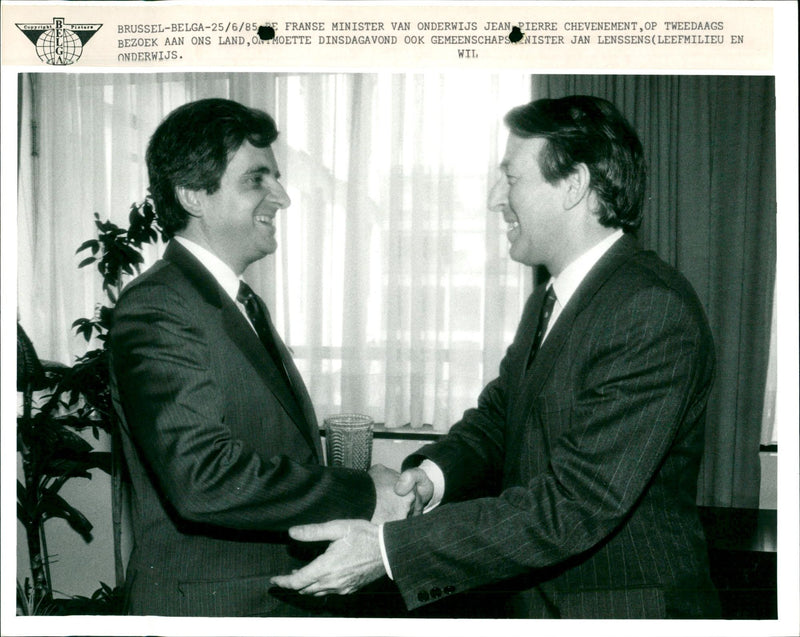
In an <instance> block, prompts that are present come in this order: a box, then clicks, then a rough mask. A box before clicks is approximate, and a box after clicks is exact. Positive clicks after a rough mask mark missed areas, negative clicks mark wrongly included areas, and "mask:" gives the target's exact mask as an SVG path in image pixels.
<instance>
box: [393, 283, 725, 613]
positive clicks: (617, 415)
mask: <svg viewBox="0 0 800 637" xmlns="http://www.w3.org/2000/svg"><path fill="white" fill-rule="evenodd" d="M605 309H606V311H605V312H602V311H601V312H599V313H598V315H597V320H596V321H595V323H594V324H593V325H592V327H593V329H592V331H591V334H589V333H587V334H586V335H585V336H584V337H583V338H582V340H581V345H580V350H581V352H582V354H581V356H580V357H575V359H574V360H573V361H572V362H571V363H570V365H571V366H570V375H571V376H570V377H571V382H572V384H573V387H572V388H571V389H569V390H566V391H568V392H571V395H568V396H563V397H562V398H563V400H564V403H565V404H566V408H563V409H560V410H559V411H558V412H557V413H553V414H552V415H551V416H550V417H552V418H558V419H560V422H559V423H558V426H559V428H560V431H561V433H560V434H559V435H558V436H556V437H554V438H553V439H552V440H551V441H550V445H551V449H550V452H549V462H548V463H547V468H546V470H544V471H541V472H538V473H536V474H535V475H533V476H532V477H531V479H530V481H529V482H527V483H526V484H524V485H520V486H514V487H510V488H507V489H506V490H504V491H503V492H502V493H501V494H500V495H499V496H497V497H484V498H478V499H472V500H469V501H465V502H459V503H455V504H452V505H449V506H444V507H440V508H438V509H436V510H434V511H432V512H431V513H429V514H426V515H425V516H421V517H417V518H412V519H409V520H404V521H401V522H392V523H388V524H386V525H385V527H384V539H385V545H386V551H387V557H388V560H389V563H390V564H391V568H392V572H393V575H394V579H395V582H396V583H397V585H398V587H399V588H400V591H401V593H402V595H403V598H404V600H405V601H406V604H407V605H408V607H409V608H414V607H416V606H419V605H420V603H421V602H420V600H419V599H418V598H417V594H418V592H419V591H427V590H432V589H433V588H438V589H439V590H450V591H451V592H458V591H463V590H466V589H469V588H474V587H476V586H480V585H484V584H488V583H491V582H494V581H498V580H501V579H506V578H510V577H514V576H517V575H522V574H525V573H528V574H530V573H531V572H532V571H534V570H535V569H544V568H547V567H552V566H555V565H558V564H560V563H563V562H565V561H567V560H569V559H570V558H573V557H575V556H579V555H580V554H582V553H584V552H585V551H588V550H590V549H592V548H593V547H595V546H596V545H598V544H599V543H601V542H602V541H603V540H604V539H605V538H607V537H609V536H610V535H611V534H612V533H613V532H614V531H615V530H616V529H617V528H619V526H620V525H621V524H622V523H623V521H624V520H625V518H626V516H627V515H629V513H630V511H631V510H632V508H633V507H634V506H635V504H636V503H637V501H638V500H639V499H640V497H641V496H642V494H643V492H644V491H645V489H646V488H647V486H648V484H649V483H650V482H651V480H653V478H654V476H655V474H656V473H657V471H658V470H659V466H660V464H661V463H662V462H663V460H664V458H665V457H666V455H667V454H668V452H669V450H670V447H671V445H672V444H673V442H674V441H675V439H676V438H678V437H680V436H681V435H683V434H684V433H685V432H682V431H681V423H684V422H688V421H690V420H693V419H696V417H697V414H694V413H692V412H693V411H696V410H699V411H702V408H703V407H702V406H703V404H704V399H705V395H706V392H707V389H708V385H709V384H710V375H711V368H712V366H713V362H711V361H713V358H712V356H713V355H712V353H711V348H712V346H711V343H710V334H708V332H707V328H706V327H705V323H704V319H700V318H699V317H698V315H697V311H696V309H695V308H694V307H693V306H692V305H691V303H687V302H686V299H684V298H683V297H682V295H681V294H679V293H676V292H674V291H672V290H669V289H665V288H664V287H659V286H654V287H651V288H645V289H641V290H639V291H637V292H636V293H633V294H630V295H628V296H627V297H626V298H625V299H624V300H622V301H621V302H618V303H615V304H613V306H612V305H611V304H609V305H608V306H607V307H606V308H605ZM556 391H560V392H561V393H562V394H563V393H564V392H565V389H564V388H556ZM534 404H536V403H534ZM478 410H479V411H480V410H481V407H480V406H479V408H478ZM497 417H498V415H492V416H491V419H492V420H495V419H496V418H497ZM527 418H528V420H527V421H526V422H524V423H511V424H509V427H511V426H525V427H530V426H535V423H536V422H537V419H539V421H538V422H539V423H541V426H543V427H549V426H550V425H551V424H552V425H556V423H555V422H552V423H549V422H547V420H546V416H544V415H542V414H536V413H531V414H529V415H528V416H527ZM565 421H566V424H565ZM471 422H484V419H480V420H479V421H474V420H473V419H471ZM462 427H464V428H468V429H469V430H470V433H469V434H467V433H466V432H463V431H462V432H457V437H458V439H459V440H462V439H464V438H465V437H467V436H468V435H472V433H471V432H472V431H473V430H474V429H475V426H474V425H472V424H470V423H464V424H462ZM478 429H480V427H478ZM433 451H434V453H432V454H431V455H432V456H433V457H434V459H435V456H436V450H435V449H434V450H433ZM505 452H506V453H508V454H515V453H520V450H519V449H505ZM445 464H446V465H448V466H449V464H450V463H449V462H446V463H445ZM464 470H468V467H465V468H464ZM445 477H446V480H449V477H450V475H449V473H448V471H447V470H445Z"/></svg>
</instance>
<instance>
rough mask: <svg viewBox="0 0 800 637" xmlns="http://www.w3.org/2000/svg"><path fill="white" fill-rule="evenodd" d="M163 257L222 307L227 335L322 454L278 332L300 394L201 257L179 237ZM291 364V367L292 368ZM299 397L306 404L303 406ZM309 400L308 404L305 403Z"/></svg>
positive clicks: (283, 353) (299, 381)
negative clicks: (278, 367)
mask: <svg viewBox="0 0 800 637" xmlns="http://www.w3.org/2000/svg"><path fill="white" fill-rule="evenodd" d="M164 260H165V261H169V262H170V263H173V264H174V265H175V266H177V267H178V269H180V270H181V272H183V274H184V275H185V276H186V278H187V279H188V280H189V281H190V282H191V283H192V284H193V285H194V287H195V288H196V289H197V291H198V292H199V293H200V295H201V296H202V297H203V299H204V300H205V301H206V302H207V303H209V304H210V305H212V306H213V307H215V308H217V309H218V310H219V312H220V313H221V320H222V326H223V330H224V331H225V333H226V334H227V336H228V337H229V338H230V340H231V341H232V342H233V343H234V344H235V345H236V347H237V348H239V350H241V352H242V353H243V354H244V355H245V356H246V357H247V359H248V360H249V361H250V363H251V364H252V365H253V367H254V368H255V369H256V371H257V372H258V374H259V375H260V376H261V378H262V379H263V380H264V383H265V384H266V386H267V388H268V389H269V390H270V391H271V392H272V393H273V394H274V396H275V398H276V399H277V400H278V402H280V404H281V406H282V407H283V408H284V410H285V411H286V413H287V414H289V416H290V417H291V419H292V421H293V422H294V424H295V425H296V426H297V428H298V429H299V430H300V433H301V434H302V435H303V437H304V438H305V440H306V442H307V443H308V445H309V446H310V447H311V448H312V449H313V450H314V452H315V453H316V454H317V457H318V458H321V457H322V455H321V450H320V449H319V443H318V442H317V441H316V440H315V436H314V435H313V434H312V427H314V428H316V417H315V416H313V414H314V411H313V407H311V406H310V405H311V403H310V399H309V398H308V394H307V392H306V391H305V387H304V385H303V380H302V378H301V377H300V374H299V373H298V372H297V369H296V368H295V366H294V363H293V362H292V361H291V357H290V356H289V354H288V352H287V351H286V348H285V346H284V345H283V342H282V341H281V339H280V338H279V337H278V335H277V334H275V333H274V331H273V336H274V337H275V341H276V343H278V349H279V350H280V353H281V357H282V359H283V361H284V365H285V367H286V369H287V372H288V373H289V376H290V378H291V379H292V383H293V385H294V387H295V388H297V387H302V388H303V390H302V391H298V392H297V393H298V396H297V397H295V396H294V395H293V393H292V391H291V389H290V388H289V387H288V386H287V384H286V381H285V380H284V378H283V374H282V372H281V370H279V369H277V367H276V366H275V363H274V362H273V361H272V359H271V358H270V357H269V354H268V353H267V350H266V349H265V348H264V345H263V344H262V343H261V341H260V340H259V338H258V335H257V334H256V333H255V331H254V330H253V328H252V327H251V326H250V324H249V323H248V322H247V319H246V318H245V317H244V315H243V314H242V313H241V312H240V311H239V308H238V307H236V304H235V303H234V302H233V301H232V300H231V299H230V297H229V296H228V295H227V294H226V293H225V291H224V290H223V289H222V288H221V287H220V286H219V284H218V283H217V280H216V279H215V278H214V277H213V276H212V274H211V273H210V272H209V271H208V270H207V269H206V268H205V267H204V266H203V265H202V264H201V263H200V261H198V260H197V259H196V258H195V257H194V255H193V254H192V253H191V252H189V251H188V250H187V249H186V248H184V247H183V246H182V245H180V243H178V242H177V241H172V242H170V244H169V245H168V246H167V249H166V250H165V251H164ZM290 368H291V370H292V371H290ZM298 401H300V402H303V403H304V404H303V405H302V406H301V405H300V404H298ZM306 401H307V403H308V404H305V403H306ZM309 415H312V418H309V417H308V416H309Z"/></svg>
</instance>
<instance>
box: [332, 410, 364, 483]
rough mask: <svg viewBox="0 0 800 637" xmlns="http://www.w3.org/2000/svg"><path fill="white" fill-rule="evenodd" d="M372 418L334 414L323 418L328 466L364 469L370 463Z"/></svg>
mask: <svg viewBox="0 0 800 637" xmlns="http://www.w3.org/2000/svg"><path fill="white" fill-rule="evenodd" d="M372 429H373V422H372V418H370V417H369V416H365V415H364V414H336V415H333V416H328V417H327V418H325V450H326V452H327V457H328V466H331V467H347V468H349V469H358V470H360V471H366V470H367V469H369V468H370V466H371V465H372Z"/></svg>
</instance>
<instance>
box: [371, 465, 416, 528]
mask: <svg viewBox="0 0 800 637" xmlns="http://www.w3.org/2000/svg"><path fill="white" fill-rule="evenodd" d="M369 476H370V478H372V482H373V483H374V484H375V494H376V497H377V499H376V502H375V512H374V513H373V514H372V520H370V521H371V522H372V523H373V524H383V523H384V522H392V521H393V520H402V519H405V518H407V517H408V516H409V515H410V514H411V507H412V505H413V504H414V494H413V493H399V492H398V491H397V489H396V485H397V481H398V479H399V478H400V474H399V473H397V471H393V470H392V469H388V468H387V467H384V466H383V465H382V464H376V465H372V467H370V470H369Z"/></svg>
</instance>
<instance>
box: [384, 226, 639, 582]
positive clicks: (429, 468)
mask: <svg viewBox="0 0 800 637" xmlns="http://www.w3.org/2000/svg"><path fill="white" fill-rule="evenodd" d="M622 234H623V232H622V230H615V231H614V232H613V233H611V234H610V235H608V236H607V237H606V238H605V239H603V240H602V241H600V242H599V243H596V244H595V245H594V246H592V247H591V248H589V249H588V250H587V251H586V252H584V253H583V254H582V255H580V256H579V257H578V258H577V259H575V260H574V261H572V262H571V263H570V264H569V265H568V266H567V267H566V268H564V269H563V270H562V271H561V273H560V274H559V275H558V276H557V277H552V278H551V279H550V281H549V282H548V285H552V286H553V289H554V290H555V293H556V302H555V304H554V305H553V313H552V314H551V315H550V322H549V323H548V324H547V330H546V331H545V333H544V336H543V337H542V343H544V341H545V339H547V335H548V334H550V332H551V330H552V329H553V325H555V323H556V321H557V320H558V317H559V316H560V315H561V312H562V311H563V309H564V306H565V305H566V304H567V303H568V302H569V300H570V299H571V298H572V295H573V294H575V290H577V289H578V286H580V284H581V283H582V282H583V280H584V279H585V278H586V275H587V274H589V272H590V271H591V269H592V268H593V267H594V266H595V264H596V263H597V262H598V261H599V260H600V258H601V257H602V256H603V255H604V254H605V253H606V252H608V250H609V249H610V248H611V246H612V245H614V244H615V243H616V242H617V240H618V239H619V238H620V237H621V236H622ZM419 468H420V469H422V470H423V471H424V472H425V473H426V474H427V476H428V478H429V479H430V481H431V482H433V497H431V500H430V502H429V503H428V506H427V507H425V510H424V511H423V513H427V512H428V511H430V510H431V509H433V508H435V507H437V506H439V504H440V503H441V501H442V497H443V496H444V474H443V473H442V470H441V469H440V468H439V465H437V464H436V463H435V462H433V461H431V460H428V459H425V460H423V461H422V462H421V463H420V465H419ZM378 538H379V541H380V547H381V557H382V558H383V566H384V568H385V569H386V573H387V575H388V576H389V577H390V578H392V569H391V566H390V565H389V560H388V558H387V556H386V546H385V545H384V541H383V525H381V526H380V529H379V533H378ZM392 579H394V578H392Z"/></svg>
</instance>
